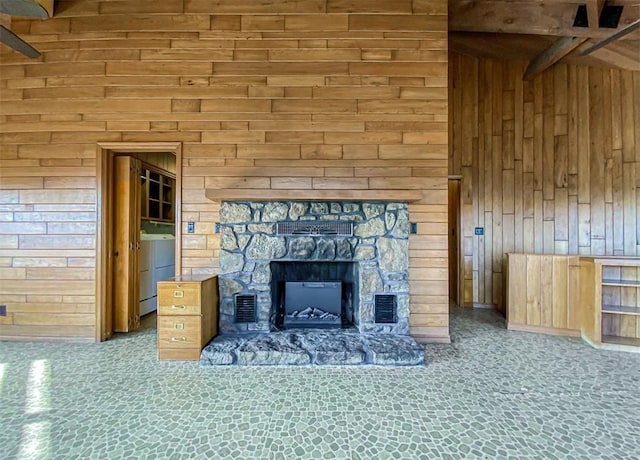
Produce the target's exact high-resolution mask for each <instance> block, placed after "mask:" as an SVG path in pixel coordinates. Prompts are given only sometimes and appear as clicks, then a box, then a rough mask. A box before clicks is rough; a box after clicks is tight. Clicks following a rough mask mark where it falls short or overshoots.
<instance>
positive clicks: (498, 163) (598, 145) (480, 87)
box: [449, 54, 640, 325]
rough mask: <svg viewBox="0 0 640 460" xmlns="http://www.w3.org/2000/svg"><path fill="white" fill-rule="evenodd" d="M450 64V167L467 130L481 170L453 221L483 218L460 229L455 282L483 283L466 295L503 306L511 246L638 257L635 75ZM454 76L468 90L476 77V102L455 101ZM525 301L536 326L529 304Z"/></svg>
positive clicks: (465, 60) (639, 92)
mask: <svg viewBox="0 0 640 460" xmlns="http://www.w3.org/2000/svg"><path fill="white" fill-rule="evenodd" d="M450 64H451V65H452V66H454V67H455V69H456V71H455V73H454V74H453V75H452V79H453V89H452V97H451V108H450V110H451V112H452V114H453V116H452V117H453V124H454V126H456V130H455V131H454V133H453V136H452V140H451V145H450V147H451V148H450V155H451V156H452V158H450V161H449V164H450V165H451V166H452V167H453V168H454V169H452V170H451V171H450V173H451V174H460V173H461V172H460V170H456V169H455V168H456V167H457V165H459V164H460V160H459V159H458V158H457V155H459V152H460V151H461V147H462V139H464V143H465V145H466V144H469V143H471V144H473V143H474V140H475V144H477V145H478V146H479V149H478V156H477V160H476V159H475V158H474V159H473V160H474V163H473V165H472V168H473V169H474V170H476V171H478V172H479V176H480V177H481V179H479V180H478V182H477V183H476V182H474V183H473V184H472V187H473V188H474V189H477V191H472V193H471V196H472V197H473V202H472V203H471V209H470V211H469V212H468V213H467V214H465V215H464V216H463V219H464V220H465V221H469V220H470V221H471V222H472V224H471V225H470V226H469V227H470V228H473V227H476V226H483V227H484V228H485V234H484V236H475V235H473V234H471V233H465V234H464V235H463V237H464V238H465V239H466V238H468V239H470V240H471V243H470V244H469V247H471V248H474V250H473V253H472V254H470V255H468V257H471V259H472V260H471V263H472V264H473V267H474V269H473V271H472V272H471V273H470V275H471V276H472V277H473V278H472V279H465V282H469V283H472V284H474V283H477V284H479V285H480V286H483V287H484V289H478V290H477V291H474V292H473V293H472V296H468V295H467V294H468V291H465V298H464V299H463V300H464V302H465V303H481V304H493V305H498V306H500V307H502V300H501V295H502V289H501V287H499V286H496V285H495V283H496V280H499V279H501V275H502V273H503V272H504V269H503V259H504V252H506V251H509V250H515V251H518V252H527V253H536V254H543V253H548V254H576V255H577V254H582V255H597V254H606V255H627V256H634V255H637V254H638V250H639V249H638V248H639V247H640V245H638V241H640V211H639V210H638V206H639V203H638V200H639V199H640V184H639V183H640V177H638V174H640V153H639V151H640V149H638V148H636V146H637V145H638V144H639V143H640V139H638V137H639V136H640V134H639V131H640V129H639V128H638V126H640V123H638V120H640V103H639V102H638V100H639V99H640V73H638V72H630V71H624V70H612V69H601V68H590V67H578V66H567V65H556V66H554V67H553V68H551V69H549V70H547V71H546V72H544V73H543V74H541V75H539V76H537V77H536V78H535V79H534V80H533V81H526V82H523V81H522V80H521V76H522V68H523V65H524V64H523V63H521V62H498V61H492V60H488V59H474V58H471V57H468V56H461V55H456V54H451V56H450ZM459 79H463V80H465V83H464V90H465V91H467V92H468V91H472V90H471V89H469V86H470V85H475V86H476V88H477V94H478V96H477V101H476V102H475V103H476V104H477V108H476V109H473V108H470V107H466V106H461V104H464V98H463V97H460V92H461V89H460V88H461V86H460V81H459ZM463 113H464V114H465V115H464V117H463V115H462V114H463ZM475 114H477V117H476V118H473V119H472V120H470V121H469V115H472V116H475ZM469 137H471V138H472V139H471V141H470V140H469ZM476 137H477V139H476ZM519 158H521V159H522V164H521V167H519V164H518V159H519ZM474 177H475V176H474ZM464 180H465V179H464V178H463V182H464ZM462 186H463V187H464V186H465V185H464V183H463V184H462ZM520 200H521V201H520ZM520 203H521V204H520ZM520 206H521V208H520ZM479 216H482V220H481V219H480V218H479ZM475 248H477V249H475ZM529 281H530V282H535V283H540V282H543V281H544V280H534V279H532V280H529ZM553 295H555V293H554V294H553ZM558 295H560V296H562V295H563V294H558ZM529 307H530V308H529V312H530V314H531V315H533V317H534V321H536V322H537V323H536V324H540V325H542V323H544V321H545V319H544V318H540V319H539V320H538V316H537V314H536V311H537V309H538V308H537V307H536V306H535V305H533V304H531V305H529ZM547 320H549V318H547ZM551 320H552V322H553V323H554V324H560V323H561V322H562V321H561V320H560V319H559V318H556V317H554V318H552V319H551Z"/></svg>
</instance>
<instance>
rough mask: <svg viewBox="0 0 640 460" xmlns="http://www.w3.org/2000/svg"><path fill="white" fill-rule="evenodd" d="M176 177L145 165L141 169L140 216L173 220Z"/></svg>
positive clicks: (167, 220) (164, 220)
mask: <svg viewBox="0 0 640 460" xmlns="http://www.w3.org/2000/svg"><path fill="white" fill-rule="evenodd" d="M175 184H176V180H175V177H172V176H170V175H168V174H166V173H161V172H159V171H156V170H155V169H151V168H150V167H147V166H143V167H142V168H141V170H140V218H141V219H149V220H158V221H163V222H173V220H174V202H175Z"/></svg>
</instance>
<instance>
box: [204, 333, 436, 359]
mask: <svg viewBox="0 0 640 460" xmlns="http://www.w3.org/2000/svg"><path fill="white" fill-rule="evenodd" d="M367 364H369V365H381V366H416V365H423V364H424V348H423V347H422V346H420V345H419V344H418V343H416V341H415V340H414V339H413V338H412V337H410V336H407V335H396V334H361V333H359V332H358V331H356V330H353V329H351V330H348V329H326V330H318V329H313V330H310V329H304V330H287V331H280V332H272V333H268V334H265V333H247V334H227V335H222V336H218V337H216V338H215V339H214V340H213V341H212V342H211V343H210V344H209V345H207V346H206V347H205V348H204V350H203V351H202V354H201V355H200V365H201V366H202V367H212V366H225V365H237V366H264V365H290V366H304V365H334V366H335V365H341V366H344V365H347V366H358V365H367Z"/></svg>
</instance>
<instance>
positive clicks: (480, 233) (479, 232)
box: [475, 227, 484, 235]
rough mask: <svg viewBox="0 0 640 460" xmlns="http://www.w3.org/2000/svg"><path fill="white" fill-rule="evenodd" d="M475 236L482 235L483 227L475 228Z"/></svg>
mask: <svg viewBox="0 0 640 460" xmlns="http://www.w3.org/2000/svg"><path fill="white" fill-rule="evenodd" d="M475 234H476V235H484V227H476V228H475Z"/></svg>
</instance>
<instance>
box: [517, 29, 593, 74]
mask: <svg viewBox="0 0 640 460" xmlns="http://www.w3.org/2000/svg"><path fill="white" fill-rule="evenodd" d="M585 41H587V38H584V37H562V38H559V39H558V40H556V41H555V42H554V43H553V44H552V45H551V46H550V47H549V48H547V49H546V50H544V51H543V52H542V53H540V54H539V55H538V56H536V57H535V58H534V59H532V60H531V62H529V66H528V67H527V70H525V72H524V75H523V77H522V79H523V80H531V79H532V78H533V77H535V76H536V75H538V74H540V73H542V72H544V71H545V70H547V69H548V68H549V67H551V66H552V65H554V64H555V63H557V62H558V61H560V60H561V59H562V58H563V57H565V56H566V55H567V54H569V53H570V52H571V51H573V50H574V49H576V48H577V47H578V46H580V45H582V44H583V43H584V42H585Z"/></svg>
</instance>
